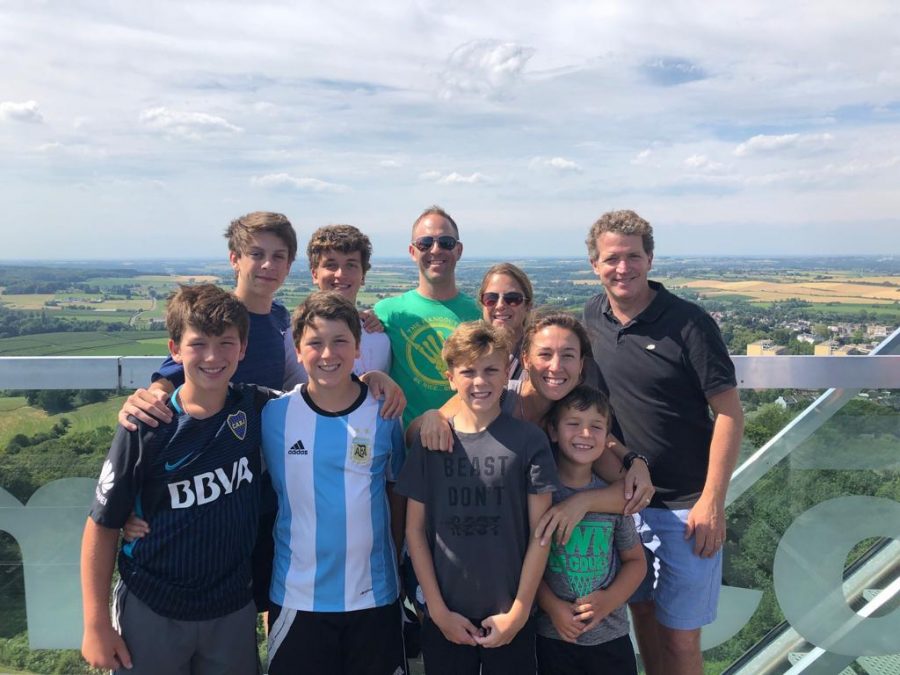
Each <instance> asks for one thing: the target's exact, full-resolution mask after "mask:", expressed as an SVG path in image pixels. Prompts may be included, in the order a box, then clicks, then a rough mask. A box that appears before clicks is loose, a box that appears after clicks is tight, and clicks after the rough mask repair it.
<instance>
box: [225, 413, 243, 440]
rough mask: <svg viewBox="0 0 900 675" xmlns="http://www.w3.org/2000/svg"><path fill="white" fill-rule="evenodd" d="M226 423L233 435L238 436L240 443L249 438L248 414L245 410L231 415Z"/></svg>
mask: <svg viewBox="0 0 900 675" xmlns="http://www.w3.org/2000/svg"><path fill="white" fill-rule="evenodd" d="M225 421H226V422H227V423H228V428H229V429H231V433H233V434H234V435H235V436H237V439H238V440H239V441H242V440H244V439H245V438H246V437H247V413H245V412H244V411H243V410H238V411H237V412H236V413H233V414H231V415H229V416H228V418H227V419H226V420H225Z"/></svg>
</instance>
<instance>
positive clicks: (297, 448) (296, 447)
mask: <svg viewBox="0 0 900 675" xmlns="http://www.w3.org/2000/svg"><path fill="white" fill-rule="evenodd" d="M288 454H289V455H307V454H309V450H307V449H306V448H304V447H303V441H297V442H296V443H294V444H293V445H292V446H291V447H290V449H289V450H288Z"/></svg>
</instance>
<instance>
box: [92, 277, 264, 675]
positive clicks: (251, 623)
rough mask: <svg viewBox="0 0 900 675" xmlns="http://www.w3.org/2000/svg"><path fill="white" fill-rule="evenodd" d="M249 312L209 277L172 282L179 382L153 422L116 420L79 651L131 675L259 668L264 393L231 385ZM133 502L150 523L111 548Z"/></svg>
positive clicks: (99, 496) (95, 514) (201, 674)
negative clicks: (163, 413) (257, 547)
mask: <svg viewBox="0 0 900 675" xmlns="http://www.w3.org/2000/svg"><path fill="white" fill-rule="evenodd" d="M248 325H249V318H248V316H247V310H246V308H245V307H244V305H243V304H242V303H241V302H240V301H239V300H238V299H237V298H235V297H234V296H233V295H231V294H230V293H227V292H226V291H223V290H222V289H219V288H217V287H215V286H213V285H210V284H204V285H200V286H184V287H181V288H180V290H178V291H177V292H176V293H174V294H173V296H172V298H171V299H170V302H169V306H168V309H167V311H166V326H167V328H168V331H169V336H170V340H169V350H170V352H171V353H172V357H173V359H174V360H175V361H176V362H178V363H179V364H181V366H183V368H184V379H185V381H184V384H183V385H181V386H180V387H179V388H178V389H176V390H175V392H174V393H173V394H172V396H171V398H170V399H169V402H168V405H169V406H170V412H171V415H172V420H171V421H170V422H168V423H163V424H160V425H159V426H158V427H156V428H151V427H148V426H146V425H144V424H143V423H142V422H138V423H137V424H136V426H137V429H136V430H135V431H128V430H126V429H125V428H124V427H122V426H120V427H119V428H118V430H117V432H116V436H115V438H114V439H113V443H112V447H111V448H110V451H109V454H108V456H107V459H106V462H105V463H104V465H103V470H102V472H101V474H100V480H99V482H98V484H97V488H96V491H95V498H94V503H93V506H92V508H91V513H90V517H89V518H88V520H87V523H86V525H85V529H84V536H83V540H82V552H81V579H82V594H83V602H84V639H83V642H82V654H83V655H84V657H85V659H86V660H87V661H88V663H90V665H91V666H93V667H96V668H106V669H113V670H115V671H117V672H125V670H126V669H127V670H128V672H131V673H147V674H154V675H155V674H158V673H192V674H195V675H205V674H206V673H209V674H210V675H212V674H213V673H215V674H217V675H218V674H220V673H234V674H236V675H237V674H244V673H255V672H257V668H258V663H257V652H256V631H255V628H256V609H255V607H254V604H253V602H252V599H251V591H250V555H251V551H252V550H253V546H254V542H255V541H256V535H257V521H258V518H259V500H260V493H259V484H260V482H259V476H260V452H259V448H260V438H261V427H260V413H261V410H262V408H263V406H264V405H265V403H266V401H268V400H269V398H271V397H272V396H274V393H273V392H270V391H269V390H265V389H261V388H257V387H254V386H252V385H230V384H229V382H230V380H231V378H232V376H233V375H234V372H235V370H236V369H237V366H238V363H239V362H240V360H241V359H242V358H243V357H244V352H245V350H246V347H247V331H248ZM132 510H134V511H135V512H136V513H137V514H138V515H139V516H140V517H141V518H143V519H145V520H146V521H147V522H148V523H149V525H150V532H149V534H147V535H146V536H145V537H143V538H141V539H138V540H136V541H134V542H131V543H128V544H126V545H124V546H123V547H122V549H121V551H120V552H119V555H118V569H119V574H120V576H121V581H120V582H119V583H118V584H117V586H116V590H115V601H114V621H115V628H114V627H113V624H112V623H111V621H110V610H109V596H110V582H111V579H112V573H113V566H114V564H115V560H116V547H117V544H118V541H119V528H121V527H122V526H123V524H124V523H125V521H126V519H127V518H128V516H129V514H130V513H131V512H132Z"/></svg>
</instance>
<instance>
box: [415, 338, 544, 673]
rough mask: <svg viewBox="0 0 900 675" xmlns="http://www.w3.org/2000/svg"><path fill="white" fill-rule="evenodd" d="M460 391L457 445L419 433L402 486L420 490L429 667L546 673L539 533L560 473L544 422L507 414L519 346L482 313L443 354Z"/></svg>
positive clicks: (419, 547)
mask: <svg viewBox="0 0 900 675" xmlns="http://www.w3.org/2000/svg"><path fill="white" fill-rule="evenodd" d="M442 355H443V358H444V361H445V362H446V363H447V369H448V371H447V378H448V380H449V381H450V386H451V388H452V389H453V390H454V391H456V392H457V393H458V394H459V399H460V404H461V405H460V410H459V412H458V413H457V414H456V416H455V417H454V418H453V419H452V421H451V428H452V432H453V448H452V450H451V451H450V453H438V452H429V451H427V450H425V448H423V446H422V444H421V441H420V440H419V439H418V437H417V438H416V439H415V441H414V443H413V446H412V448H411V449H410V456H409V459H408V460H407V462H406V465H405V466H404V468H403V472H402V474H401V476H400V481H399V482H398V484H397V490H398V492H400V493H401V494H403V495H405V496H407V497H408V498H409V502H408V505H407V508H408V513H407V520H406V537H407V546H408V548H409V555H410V557H411V558H412V562H413V567H414V568H415V571H416V576H417V577H418V579H419V584H420V585H421V587H422V592H423V594H424V596H425V612H426V618H425V622H424V624H423V627H422V654H423V656H424V657H425V670H426V672H427V673H428V675H477V674H478V673H485V674H490V675H504V674H508V675H521V674H522V673H534V672H535V669H536V663H535V652H534V644H535V643H534V624H533V621H532V620H531V619H530V616H531V608H532V603H533V601H534V596H535V591H536V590H537V587H538V584H539V582H540V580H541V574H542V573H543V571H544V565H545V564H546V562H547V551H548V549H547V547H543V546H541V545H540V542H539V540H538V539H537V538H535V537H534V536H532V533H533V531H534V528H535V526H536V525H537V523H538V521H539V520H540V518H541V516H542V515H543V514H544V511H546V510H547V508H548V507H549V506H550V499H551V495H550V493H551V492H553V491H554V490H555V489H556V469H555V467H554V465H553V456H552V454H551V452H550V445H549V443H548V441H547V437H546V436H545V435H544V432H542V431H541V430H540V429H539V428H538V427H537V426H536V425H534V424H531V423H529V422H524V421H520V420H516V419H514V418H513V417H512V416H511V415H509V414H507V413H504V412H502V410H501V406H500V396H501V394H502V393H503V392H504V391H505V390H506V379H507V378H506V373H507V368H508V365H509V344H508V341H507V336H506V335H505V333H503V332H501V331H500V330H498V329H497V328H494V327H493V326H490V325H488V324H485V323H483V322H481V321H477V322H475V321H473V322H468V323H462V324H460V325H459V326H458V327H457V328H456V330H455V331H454V332H453V333H452V334H451V335H450V337H448V338H447V341H446V342H445V343H444V347H443V352H442Z"/></svg>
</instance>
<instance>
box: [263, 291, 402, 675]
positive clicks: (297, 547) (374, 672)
mask: <svg viewBox="0 0 900 675" xmlns="http://www.w3.org/2000/svg"><path fill="white" fill-rule="evenodd" d="M292 327H293V335H294V340H295V343H296V349H297V355H298V358H299V359H300V361H301V362H302V363H303V366H304V367H305V369H306V372H307V374H308V377H309V381H308V382H307V383H305V384H301V385H300V386H298V387H297V388H296V389H294V390H293V391H292V392H290V393H288V394H286V395H284V396H283V397H281V398H279V399H277V400H275V401H273V402H272V403H271V404H270V405H268V406H267V407H266V409H265V411H264V412H263V446H262V447H263V456H264V459H265V462H266V465H267V468H268V471H269V473H270V475H271V477H272V485H273V487H274V489H275V493H276V495H277V498H278V515H277V517H276V522H275V531H274V537H275V562H274V569H273V573H272V584H271V587H270V593H269V598H270V600H271V605H270V611H269V645H268V646H269V671H268V672H269V674H270V675H281V674H282V673H295V672H309V673H328V675H341V673H344V674H345V675H368V674H371V675H395V674H402V673H403V672H405V660H404V655H403V640H402V635H401V608H400V603H399V600H398V595H399V591H398V583H397V562H396V552H397V549H398V548H399V546H400V543H401V542H402V533H403V530H402V528H403V525H402V523H403V500H402V498H399V497H396V496H394V495H393V492H392V490H391V482H392V481H393V480H394V479H395V476H396V475H397V474H398V473H399V471H400V467H401V466H402V464H403V458H404V448H403V433H402V428H401V426H400V422H399V421H398V420H386V419H384V418H383V417H382V416H381V414H380V411H381V407H382V404H381V403H380V402H379V401H378V400H377V399H375V398H374V397H373V396H372V395H371V393H370V392H369V390H368V388H367V387H366V385H365V384H363V383H362V382H360V381H359V379H357V378H356V377H355V376H354V374H353V364H354V361H355V359H357V358H358V357H359V342H360V323H359V314H358V313H357V311H356V308H355V307H354V305H353V303H352V302H350V301H349V300H348V299H347V298H346V297H343V296H342V295H340V294H339V293H335V292H318V293H313V294H312V295H310V296H309V297H308V298H307V299H306V301H305V302H303V304H301V305H300V306H299V307H298V308H297V310H296V311H295V312H294V316H293V320H292Z"/></svg>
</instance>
